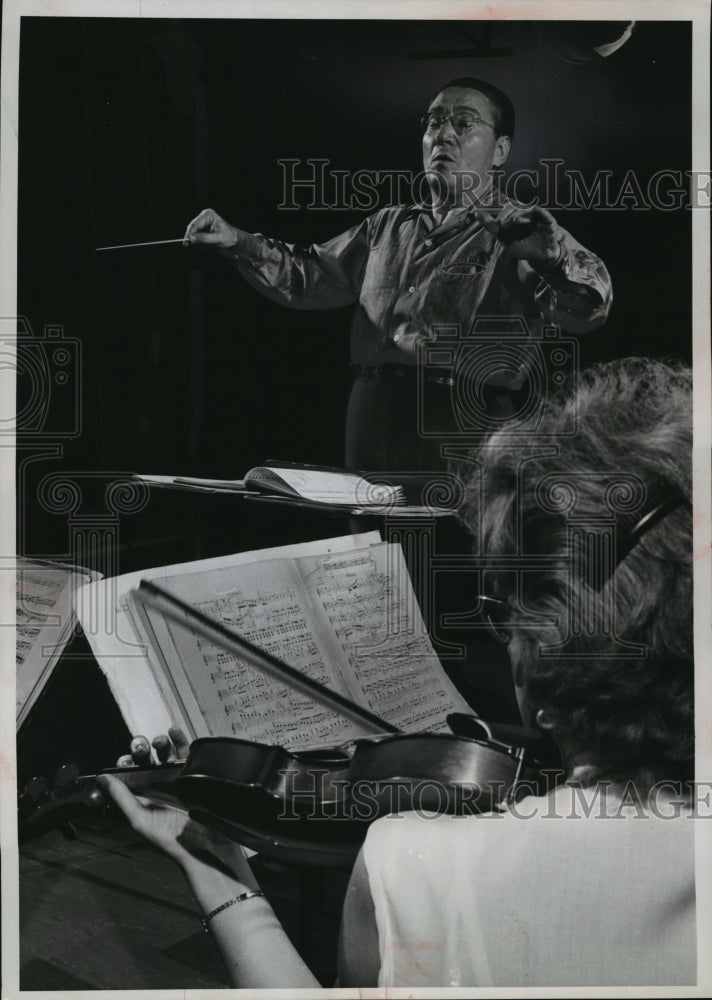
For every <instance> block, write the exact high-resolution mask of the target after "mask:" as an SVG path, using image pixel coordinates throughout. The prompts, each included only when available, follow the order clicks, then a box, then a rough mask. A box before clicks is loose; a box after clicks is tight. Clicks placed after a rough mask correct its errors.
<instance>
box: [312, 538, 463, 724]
mask: <svg viewBox="0 0 712 1000" xmlns="http://www.w3.org/2000/svg"><path fill="white" fill-rule="evenodd" d="M298 565H299V567H300V570H301V572H302V576H303V578H304V580H305V582H306V584H307V586H308V587H309V590H310V592H311V594H312V597H313V600H314V601H315V602H316V603H317V605H318V607H319V609H320V612H321V614H322V615H323V617H324V619H325V622H326V623H327V624H328V628H327V630H326V632H327V634H329V635H330V636H332V637H333V642H334V644H338V648H339V651H340V653H341V655H342V656H343V657H345V658H346V660H347V661H348V664H349V667H350V669H349V671H348V673H347V675H346V676H347V677H350V678H351V680H352V684H353V688H352V692H351V696H352V697H353V698H354V699H355V700H356V699H357V698H358V700H360V701H361V703H362V704H365V706H366V707H367V708H368V709H369V710H370V711H371V712H374V713H375V714H376V715H379V716H381V718H383V719H385V720H386V721H387V722H391V723H392V724H393V725H395V726H397V727H398V728H399V729H403V730H404V731H406V732H417V731H421V730H428V731H434V732H440V731H442V732H449V731H450V730H449V727H448V725H447V722H446V716H447V715H448V713H450V712H467V713H469V712H471V709H470V707H469V705H468V704H467V702H466V701H465V700H464V699H463V698H462V697H461V696H460V695H459V693H458V692H457V689H456V688H455V687H454V685H453V684H452V683H451V682H450V680H449V679H448V677H447V676H446V674H445V672H444V671H443V668H442V666H441V664H440V661H439V660H438V658H437V656H436V655H435V652H434V650H433V647H432V644H431V642H430V637H429V636H428V633H427V631H426V629H425V625H424V623H423V620H422V617H421V614H420V609H419V608H418V604H417V601H416V599H415V594H414V592H413V587H412V584H411V581H410V576H409V574H408V570H407V568H406V564H405V560H404V558H403V553H402V551H401V548H400V546H399V545H394V544H388V543H386V542H383V543H382V544H380V545H373V546H371V547H370V548H368V549H365V550H364V551H362V552H354V553H347V554H344V555H341V554H336V555H329V556H316V557H313V558H302V559H300V560H298Z"/></svg>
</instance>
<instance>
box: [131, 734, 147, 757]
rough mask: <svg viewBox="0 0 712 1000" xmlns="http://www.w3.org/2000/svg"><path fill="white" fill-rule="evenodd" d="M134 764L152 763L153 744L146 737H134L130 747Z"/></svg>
mask: <svg viewBox="0 0 712 1000" xmlns="http://www.w3.org/2000/svg"><path fill="white" fill-rule="evenodd" d="M129 750H130V751H131V758H132V760H133V763H134V764H150V763H151V744H150V743H149V742H148V740H147V739H146V737H145V736H134V738H133V739H132V740H131V745H130V746H129Z"/></svg>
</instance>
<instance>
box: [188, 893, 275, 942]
mask: <svg viewBox="0 0 712 1000" xmlns="http://www.w3.org/2000/svg"><path fill="white" fill-rule="evenodd" d="M253 896H264V893H263V892H262V890H261V889H255V890H254V891H253V892H243V893H240V895H239V896H235V897H234V899H228V901H227V903H223V904H222V906H216V907H215V909H214V910H211V911H210V913H208V914H207V916H205V917H201V918H200V922H201V924H202V925H203V930H204V931H205V933H206V934H207V932H208V930H209V928H208V924H209V923H210V921H211V920H212V919H213V917H216V916H217V915H218V913H222V911H223V910H226V909H227V908H228V906H234V905H235V903H242V902H244V900H246V899H252V897H253Z"/></svg>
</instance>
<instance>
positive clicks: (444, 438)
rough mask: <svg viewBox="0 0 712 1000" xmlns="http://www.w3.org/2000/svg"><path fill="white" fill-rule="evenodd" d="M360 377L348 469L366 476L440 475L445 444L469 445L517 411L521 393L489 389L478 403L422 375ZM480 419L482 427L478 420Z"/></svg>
mask: <svg viewBox="0 0 712 1000" xmlns="http://www.w3.org/2000/svg"><path fill="white" fill-rule="evenodd" d="M373 371H374V373H373V374H368V375H366V374H360V375H358V376H357V377H356V379H355V381H354V384H353V387H352V389H351V396H350V398H349V403H348V409H347V411H346V465H347V467H348V468H352V469H359V470H361V471H363V472H412V473H416V474H417V473H419V472H426V473H427V472H439V471H443V470H445V469H446V468H447V459H446V457H445V456H444V455H443V447H444V445H445V444H446V443H447V444H451V445H455V446H457V445H460V444H462V445H464V446H467V444H468V443H469V442H471V441H472V440H473V436H472V433H471V431H472V429H473V428H475V429H476V430H477V432H478V435H479V436H481V432H482V431H483V430H484V431H487V430H494V429H496V428H497V427H498V426H500V425H501V424H502V423H503V422H505V421H506V420H507V419H508V418H510V417H511V416H513V415H514V414H515V413H516V411H517V402H518V397H519V396H520V395H521V390H520V391H519V392H512V391H510V390H508V389H506V388H499V387H497V386H489V385H485V386H483V387H482V388H481V390H480V395H479V396H478V397H477V399H473V400H470V399H469V398H468V395H467V392H466V391H465V392H463V391H462V390H458V389H456V388H455V387H453V386H450V385H446V384H443V383H441V382H430V381H427V380H425V379H424V378H423V377H422V376H421V375H419V373H418V370H417V369H416V368H415V367H413V369H412V370H409V369H405V368H401V367H395V366H393V369H392V370H391V371H389V369H388V366H385V367H384V368H383V369H374V370H373ZM478 418H479V422H477V421H478Z"/></svg>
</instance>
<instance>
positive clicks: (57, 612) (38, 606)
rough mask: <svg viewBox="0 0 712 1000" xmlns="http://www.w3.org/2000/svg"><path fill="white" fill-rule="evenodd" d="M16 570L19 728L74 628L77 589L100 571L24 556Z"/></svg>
mask: <svg viewBox="0 0 712 1000" xmlns="http://www.w3.org/2000/svg"><path fill="white" fill-rule="evenodd" d="M15 569H16V588H15V623H16V640H15V665H16V673H15V676H16V683H15V718H16V723H17V728H18V729H19V728H20V726H21V725H22V724H23V723H24V721H25V719H26V718H27V716H28V715H29V713H30V710H31V709H32V706H33V705H34V704H35V702H36V701H37V699H38V697H39V696H40V694H41V692H42V691H43V689H44V687H45V685H46V684H47V681H48V680H49V679H50V677H51V676H52V671H53V670H54V668H55V665H56V663H57V660H58V659H59V657H60V656H61V654H62V651H63V650H64V648H65V646H66V645H67V642H68V641H69V639H70V637H71V635H72V632H73V631H74V626H75V625H76V621H77V619H76V615H75V614H74V609H73V607H72V594H73V592H74V590H76V588H77V587H79V586H82V585H84V584H86V583H89V582H90V581H92V580H97V579H98V578H99V574H98V573H95V572H94V571H92V570H88V569H83V568H82V567H81V566H72V565H71V564H69V563H66V564H64V563H58V562H57V563H54V562H48V561H45V560H32V559H23V558H21V557H20V556H18V558H17V560H16V567H15Z"/></svg>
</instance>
